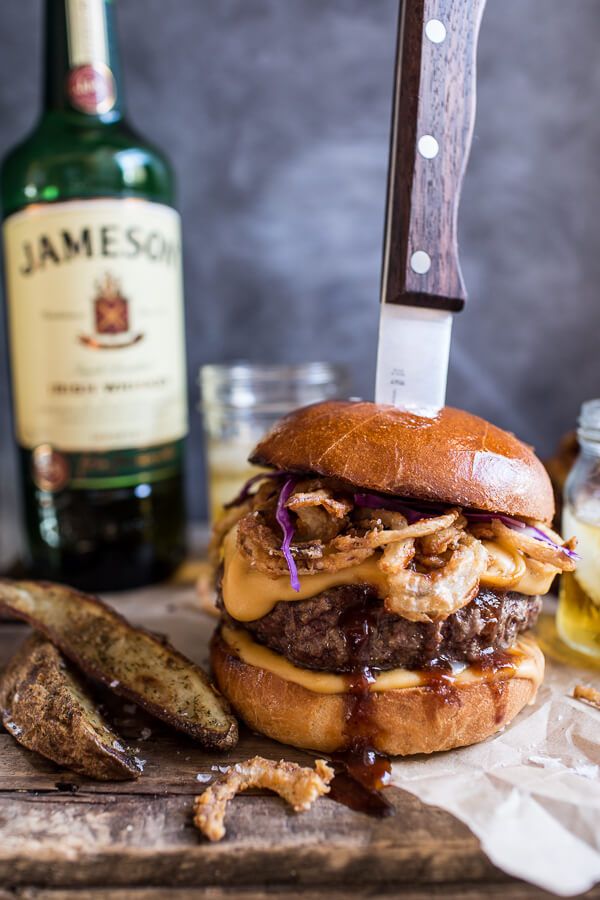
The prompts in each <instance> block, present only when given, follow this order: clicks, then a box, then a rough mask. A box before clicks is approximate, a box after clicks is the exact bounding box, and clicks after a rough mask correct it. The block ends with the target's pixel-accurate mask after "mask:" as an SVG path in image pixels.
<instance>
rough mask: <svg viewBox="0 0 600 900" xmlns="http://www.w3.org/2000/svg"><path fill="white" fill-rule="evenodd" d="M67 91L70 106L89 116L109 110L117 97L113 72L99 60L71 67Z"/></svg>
mask: <svg viewBox="0 0 600 900" xmlns="http://www.w3.org/2000/svg"><path fill="white" fill-rule="evenodd" d="M67 91H68V95H69V100H70V102H71V106H72V107H73V108H74V109H77V110H79V112H83V113H86V114H87V115H90V116H94V115H102V114H103V113H107V112H110V110H111V109H112V108H113V106H114V105H115V102H116V99H117V96H116V89H115V79H114V77H113V73H112V72H111V70H110V69H109V68H108V66H106V65H104V63H100V62H96V63H86V64H85V65H83V66H77V67H76V68H74V69H71V71H70V72H69V75H68V80H67Z"/></svg>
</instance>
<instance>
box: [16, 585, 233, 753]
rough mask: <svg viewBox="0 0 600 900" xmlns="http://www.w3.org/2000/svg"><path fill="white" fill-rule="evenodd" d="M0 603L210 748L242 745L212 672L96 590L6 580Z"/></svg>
mask: <svg viewBox="0 0 600 900" xmlns="http://www.w3.org/2000/svg"><path fill="white" fill-rule="evenodd" d="M0 609H3V610H4V611H6V612H7V613H10V614H12V615H14V616H16V617H17V618H20V619H24V620H25V621H26V622H29V623H30V624H31V625H32V626H33V627H34V628H35V629H36V630H37V631H41V632H43V634H45V635H46V637H48V638H49V639H50V640H51V641H52V643H53V644H55V645H56V646H57V647H59V648H60V650H62V652H63V653H64V654H65V656H67V657H68V658H69V659H70V660H71V661H72V662H73V663H75V665H76V666H78V667H79V668H80V669H81V670H82V671H83V672H85V674H86V675H89V676H90V677H91V678H95V679H96V680H97V681H100V682H102V683H103V684H105V685H106V686H107V687H109V688H111V689H112V690H113V691H114V692H115V693H117V694H120V695H121V696H123V697H127V698H128V699H130V700H132V701H133V702H134V703H137V704H138V706H140V707H141V708H142V709H145V710H147V711H148V712H149V713H151V714H152V715H154V716H156V717H157V718H158V719H162V720H163V721H164V722H167V723H168V724H169V725H171V726H172V727H173V728H177V729H179V731H183V732H185V733H186V734H189V735H190V736H191V737H193V738H195V739H196V740H198V741H200V743H202V744H203V745H204V746H205V747H210V748H212V749H217V750H226V749H229V748H230V747H234V746H235V745H236V743H237V739H238V729H237V722H236V720H235V719H234V718H233V716H232V715H231V712H230V709H229V704H228V703H227V701H226V700H225V699H224V698H223V697H222V696H221V695H220V694H219V693H218V692H217V691H216V690H215V688H213V686H212V685H211V683H210V681H209V679H208V676H207V675H206V673H205V672H203V671H202V669H201V668H200V667H199V666H196V665H195V664H194V663H193V662H191V661H190V660H189V659H187V658H186V657H185V656H183V655H182V654H181V653H179V652H178V651H177V650H175V649H174V647H172V646H171V645H170V644H169V643H167V642H166V641H162V640H160V639H159V638H157V637H156V636H155V635H153V634H150V633H149V632H147V631H145V630H144V629H142V628H134V626H133V625H130V624H129V622H128V621H127V620H126V619H124V618H123V616H121V615H119V613H117V612H115V610H114V609H111V608H110V607H109V606H107V605H106V604H105V603H103V602H102V601H101V600H99V599H98V598H97V597H92V596H90V595H89V594H83V593H80V592H79V591H76V590H74V589H73V588H69V587H65V586H63V585H60V584H51V583H49V582H42V581H10V580H8V579H0Z"/></svg>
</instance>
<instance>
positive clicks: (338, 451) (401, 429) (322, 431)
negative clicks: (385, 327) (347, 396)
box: [250, 400, 554, 522]
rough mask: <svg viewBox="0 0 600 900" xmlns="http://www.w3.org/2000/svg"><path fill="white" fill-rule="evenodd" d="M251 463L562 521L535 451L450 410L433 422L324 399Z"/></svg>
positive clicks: (292, 419) (273, 437)
mask: <svg viewBox="0 0 600 900" xmlns="http://www.w3.org/2000/svg"><path fill="white" fill-rule="evenodd" d="M250 462H252V463H256V464H257V465H260V466H271V467H274V468H277V469H285V470H286V471H291V472H315V473H317V474H318V475H324V476H327V477H332V478H340V479H342V480H343V481H346V482H348V483H349V484H351V485H353V486H354V487H359V488H365V489H367V490H370V491H377V492H381V493H386V494H398V495H399V496H403V497H415V498H418V499H420V500H434V501H437V502H441V503H448V504H451V505H457V506H467V507H472V508H475V509H482V510H486V511H487V512H495V513H504V514H506V515H513V516H522V517H525V518H531V519H538V520H540V521H542V522H551V520H552V517H553V515H554V497H553V493H552V486H551V484H550V479H549V477H548V475H547V473H546V470H545V469H544V467H543V465H542V463H541V462H540V461H539V459H538V458H537V456H536V455H535V454H534V452H533V450H532V449H531V448H530V447H528V446H527V445H526V444H523V443H521V441H519V440H518V439H517V438H516V437H515V436H514V435H513V434H510V433H509V432H508V431H503V430H502V429H501V428H496V427H495V426H494V425H490V423H489V422H486V421H485V419H480V418H478V416H473V415H471V414H470V413H467V412H464V411H463V410H460V409H452V407H449V406H446V407H444V409H442V410H441V411H440V413H439V414H438V415H437V416H436V417H435V418H424V417H422V416H417V415H414V413H410V412H407V411H406V410H402V409H397V408H396V407H394V406H383V405H380V404H376V403H366V402H353V401H346V400H344V401H341V400H340V401H336V400H330V401H327V402H326V403H315V404H314V405H313V406H306V407H304V408H303V409H298V410H296V411H295V412H293V413H291V414H290V415H288V416H286V417H285V418H284V419H281V421H280V422H278V423H277V424H276V425H275V427H274V428H273V429H272V430H271V431H270V432H269V433H268V434H267V435H266V436H265V437H264V438H263V439H262V441H261V442H260V443H259V444H258V446H257V447H256V448H255V449H254V451H253V453H252V455H251V457H250Z"/></svg>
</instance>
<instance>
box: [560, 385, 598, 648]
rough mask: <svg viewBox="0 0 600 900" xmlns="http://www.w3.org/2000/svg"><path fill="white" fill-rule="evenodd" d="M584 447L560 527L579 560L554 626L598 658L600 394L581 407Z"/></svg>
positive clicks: (565, 580)
mask: <svg viewBox="0 0 600 900" xmlns="http://www.w3.org/2000/svg"><path fill="white" fill-rule="evenodd" d="M577 434H578V438H579V446H580V452H579V456H578V457H577V460H576V461H575V464H574V466H573V468H572V469H571V472H570V473H569V476H568V478H567V481H566V483H565V487H564V505H563V514H562V533H563V535H564V536H566V537H571V536H573V535H574V536H575V537H576V538H577V552H578V553H579V555H580V557H581V560H580V562H579V563H578V564H577V569H576V571H575V572H567V573H564V574H563V575H562V576H561V581H560V593H559V604H558V613H557V620H556V626H557V630H558V633H559V634H560V636H561V638H562V639H563V640H564V641H565V643H567V644H568V645H569V646H570V647H572V648H573V649H574V650H577V651H579V652H580V653H585V654H587V655H588V656H593V657H595V658H596V659H600V400H589V401H588V402H587V403H584V404H583V406H582V408H581V414H580V417H579V429H578V432H577Z"/></svg>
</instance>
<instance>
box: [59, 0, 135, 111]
mask: <svg viewBox="0 0 600 900" xmlns="http://www.w3.org/2000/svg"><path fill="white" fill-rule="evenodd" d="M114 5H115V4H114V0H46V60H45V86H46V93H45V101H44V108H45V111H46V112H51V111H62V112H69V113H74V114H75V115H79V116H81V117H82V118H84V119H93V120H96V121H98V120H100V121H102V122H107V123H110V122H114V121H116V120H118V119H120V118H121V117H122V115H123V87H122V80H121V71H120V64H119V53H118V47H117V37H116V27H115V11H114Z"/></svg>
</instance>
